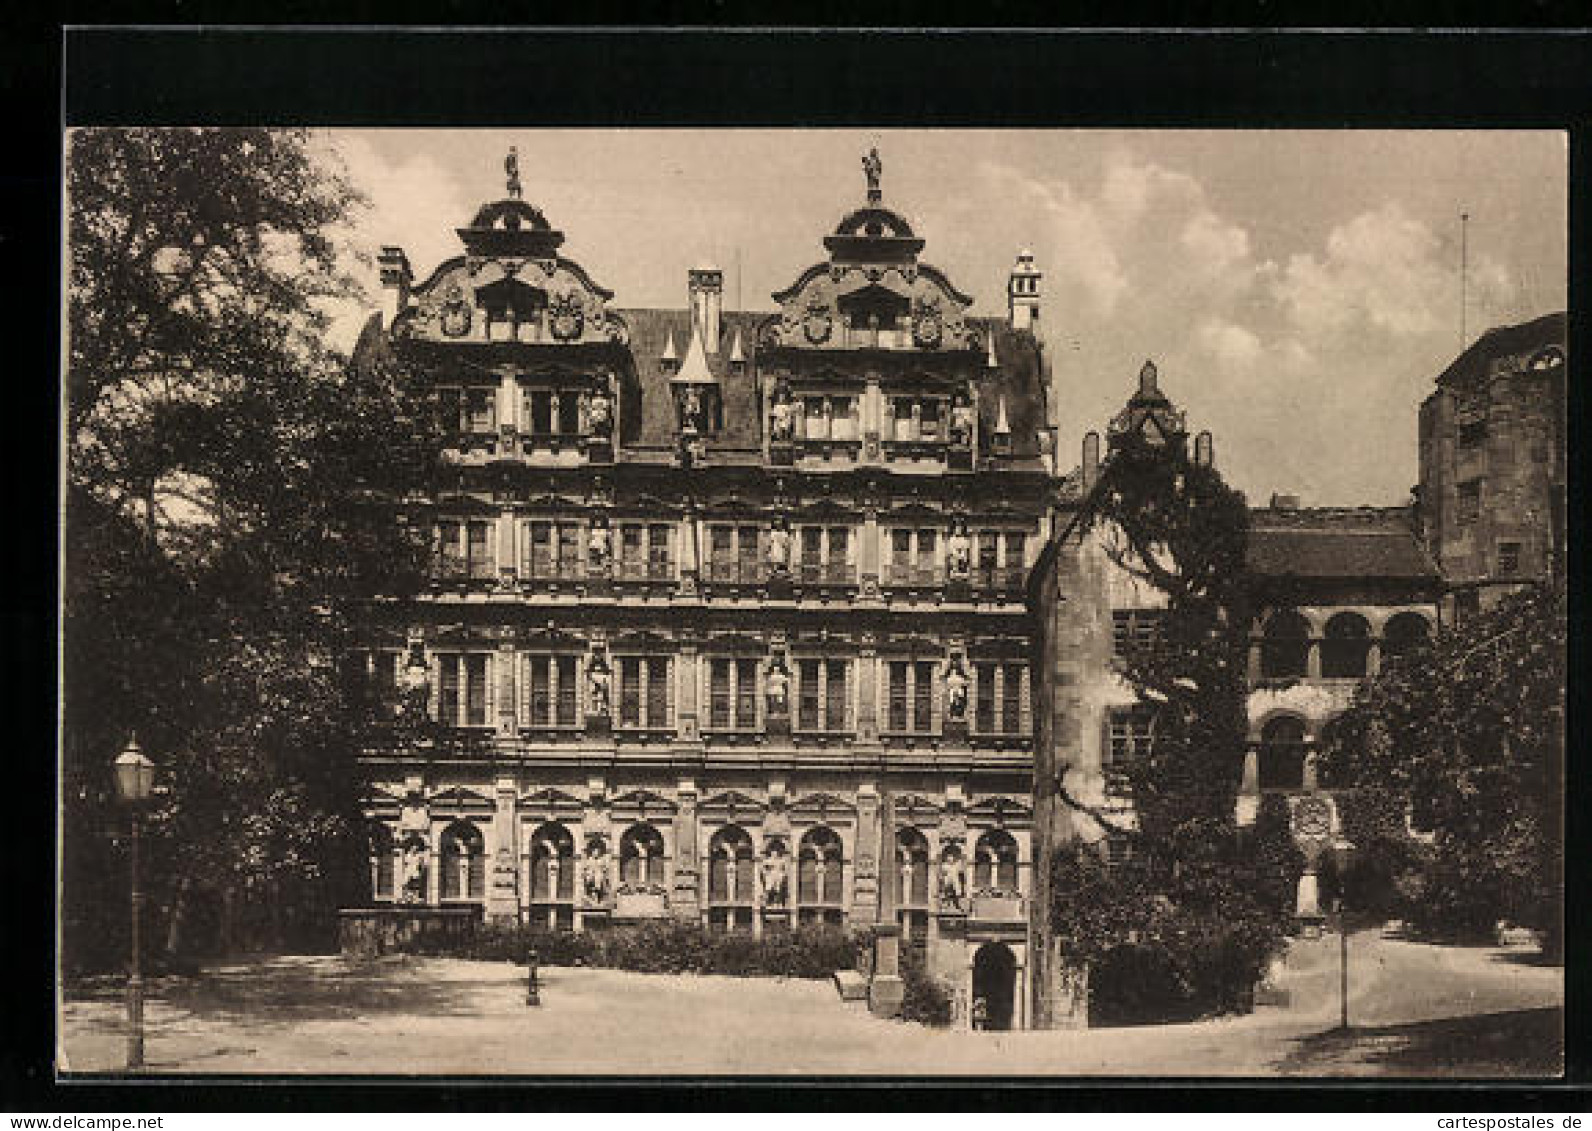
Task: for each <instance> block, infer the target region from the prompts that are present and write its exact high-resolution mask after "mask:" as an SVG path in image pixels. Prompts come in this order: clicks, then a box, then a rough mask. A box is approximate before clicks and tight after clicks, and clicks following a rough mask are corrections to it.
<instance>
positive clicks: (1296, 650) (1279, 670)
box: [1260, 609, 1310, 679]
mask: <svg viewBox="0 0 1592 1131" xmlns="http://www.w3.org/2000/svg"><path fill="white" fill-rule="evenodd" d="M1309 668H1310V622H1309V621H1307V620H1305V618H1304V617H1302V616H1300V615H1299V614H1298V613H1296V612H1293V611H1292V610H1291V609H1284V610H1283V611H1281V612H1277V613H1273V614H1272V615H1271V618H1270V619H1269V620H1267V621H1266V630H1265V640H1264V641H1262V643H1261V646H1260V674H1261V675H1262V676H1264V677H1265V678H1267V679H1289V678H1303V677H1304V676H1305V675H1306V673H1307V672H1308V671H1309Z"/></svg>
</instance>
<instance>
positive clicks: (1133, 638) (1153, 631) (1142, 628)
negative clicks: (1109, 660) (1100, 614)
mask: <svg viewBox="0 0 1592 1131" xmlns="http://www.w3.org/2000/svg"><path fill="white" fill-rule="evenodd" d="M1162 616H1163V613H1162V610H1160V609H1116V610H1114V611H1113V612H1112V614H1111V644H1112V648H1113V649H1114V650H1115V652H1116V654H1117V655H1118V656H1119V657H1122V656H1126V655H1127V654H1128V650H1129V649H1130V648H1134V649H1143V648H1148V647H1150V646H1151V645H1152V644H1153V643H1154V642H1155V640H1156V638H1157V637H1158V636H1159V635H1160V631H1161V618H1162Z"/></svg>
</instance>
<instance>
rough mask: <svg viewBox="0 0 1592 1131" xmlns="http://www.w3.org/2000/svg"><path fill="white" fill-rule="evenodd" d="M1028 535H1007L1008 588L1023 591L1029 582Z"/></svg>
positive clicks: (1016, 533)
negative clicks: (1027, 560)
mask: <svg viewBox="0 0 1592 1131" xmlns="http://www.w3.org/2000/svg"><path fill="white" fill-rule="evenodd" d="M1027 554H1028V535H1026V534H1023V533H1021V532H1013V533H1010V534H1007V535H1006V587H1007V588H1008V589H1021V588H1022V587H1023V583H1024V582H1025V581H1027V580H1028V566H1027V564H1026V557H1027Z"/></svg>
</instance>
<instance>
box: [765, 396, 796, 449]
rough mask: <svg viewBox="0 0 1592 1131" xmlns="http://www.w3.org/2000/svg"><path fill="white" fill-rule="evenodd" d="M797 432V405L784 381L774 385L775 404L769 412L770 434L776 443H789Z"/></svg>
mask: <svg viewBox="0 0 1592 1131" xmlns="http://www.w3.org/2000/svg"><path fill="white" fill-rule="evenodd" d="M795 433H796V406H795V405H794V404H792V403H791V399H790V389H789V388H788V387H787V386H786V384H785V382H784V381H781V382H780V383H779V384H778V385H776V386H775V387H774V405H773V408H772V409H770V412H769V435H770V436H771V437H772V438H773V439H774V441H775V442H776V443H789V442H790V440H791V439H792V437H793V436H794V435H795Z"/></svg>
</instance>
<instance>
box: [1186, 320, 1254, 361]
mask: <svg viewBox="0 0 1592 1131" xmlns="http://www.w3.org/2000/svg"><path fill="white" fill-rule="evenodd" d="M1194 342H1195V346H1196V348H1197V349H1198V350H1199V351H1200V352H1201V353H1203V354H1205V355H1206V356H1208V357H1210V358H1211V359H1212V360H1213V361H1215V362H1216V363H1217V364H1218V365H1222V366H1226V367H1229V368H1233V369H1242V370H1248V369H1251V368H1252V367H1253V366H1254V365H1255V363H1256V362H1257V361H1259V360H1260V357H1261V354H1262V353H1264V352H1265V351H1264V347H1262V345H1261V342H1260V338H1259V336H1258V335H1256V334H1255V333H1254V331H1252V330H1247V329H1245V328H1244V327H1243V326H1240V325H1238V324H1237V323H1234V322H1227V321H1224V320H1222V319H1220V318H1208V319H1206V320H1205V321H1204V322H1202V323H1200V325H1199V328H1198V329H1197V330H1195V332H1194Z"/></svg>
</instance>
